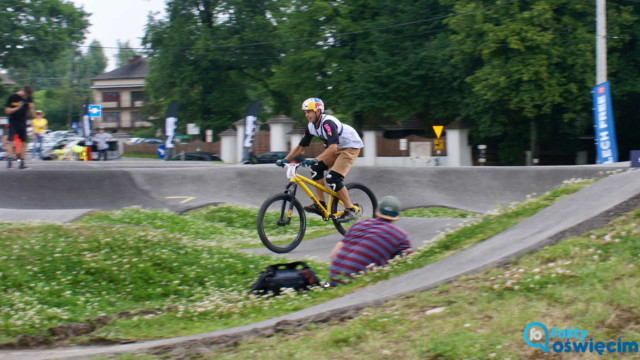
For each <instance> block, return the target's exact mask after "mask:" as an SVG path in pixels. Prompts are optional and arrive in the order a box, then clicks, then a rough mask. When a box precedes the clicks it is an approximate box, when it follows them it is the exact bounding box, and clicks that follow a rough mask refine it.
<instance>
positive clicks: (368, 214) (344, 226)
mask: <svg viewBox="0 0 640 360" xmlns="http://www.w3.org/2000/svg"><path fill="white" fill-rule="evenodd" d="M346 187H347V190H348V192H349V200H351V203H352V204H357V205H358V207H359V208H360V213H359V216H358V219H357V220H360V219H369V218H372V217H373V215H374V213H375V211H376V209H377V208H378V200H377V199H376V196H375V195H374V194H373V191H371V190H370V189H369V188H368V187H366V186H364V185H362V184H358V183H351V184H347V185H346ZM338 211H344V206H343V205H342V204H340V202H339V201H338V199H337V198H333V199H331V213H332V214H335V213H336V212H338ZM357 220H354V221H351V222H347V223H339V222H337V221H336V220H335V219H334V220H333V225H334V226H335V227H336V229H337V230H338V231H339V232H340V234H344V233H346V232H347V230H349V228H350V227H351V225H353V224H354V223H355V222H356V221H357Z"/></svg>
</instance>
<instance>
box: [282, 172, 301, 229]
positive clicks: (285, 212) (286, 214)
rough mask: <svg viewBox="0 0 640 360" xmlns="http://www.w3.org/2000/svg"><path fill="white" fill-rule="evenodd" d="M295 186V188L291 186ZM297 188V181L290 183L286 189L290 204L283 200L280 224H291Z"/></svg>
mask: <svg viewBox="0 0 640 360" xmlns="http://www.w3.org/2000/svg"><path fill="white" fill-rule="evenodd" d="M291 187H293V190H291V189H290V188H291ZM296 190H298V185H297V184H296V183H293V182H291V183H289V184H288V185H287V187H286V188H285V190H284V193H285V194H287V195H289V196H290V198H289V206H287V203H286V202H284V201H283V202H282V205H281V207H280V218H279V219H278V226H287V225H289V224H291V216H292V215H293V205H294V202H295V199H296Z"/></svg>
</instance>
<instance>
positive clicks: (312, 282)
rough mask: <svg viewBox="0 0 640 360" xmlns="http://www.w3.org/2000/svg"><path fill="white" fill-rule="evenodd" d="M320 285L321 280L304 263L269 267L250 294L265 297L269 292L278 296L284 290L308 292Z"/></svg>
mask: <svg viewBox="0 0 640 360" xmlns="http://www.w3.org/2000/svg"><path fill="white" fill-rule="evenodd" d="M316 285H320V280H319V279H318V277H317V276H316V274H315V273H314V272H313V270H311V268H310V267H309V265H307V264H306V263H305V262H303V261H296V262H292V263H284V264H274V265H268V266H267V268H266V269H265V271H263V272H262V273H261V274H260V276H259V277H258V280H256V282H255V283H253V285H252V286H251V290H250V292H253V293H256V294H260V295H265V294H268V293H269V292H271V293H273V295H278V294H280V292H281V289H282V288H291V289H294V290H308V289H309V287H311V286H316Z"/></svg>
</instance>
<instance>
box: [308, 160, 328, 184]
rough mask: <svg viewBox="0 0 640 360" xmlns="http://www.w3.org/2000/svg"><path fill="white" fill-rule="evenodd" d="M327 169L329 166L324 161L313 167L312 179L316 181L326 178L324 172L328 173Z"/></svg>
mask: <svg viewBox="0 0 640 360" xmlns="http://www.w3.org/2000/svg"><path fill="white" fill-rule="evenodd" d="M327 169H328V168H327V165H325V164H324V163H323V162H322V161H318V163H317V164H315V165H311V178H312V179H313V180H315V181H318V180H320V179H322V178H324V172H325V171H327Z"/></svg>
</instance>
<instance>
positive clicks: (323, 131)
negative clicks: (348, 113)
mask: <svg viewBox="0 0 640 360" xmlns="http://www.w3.org/2000/svg"><path fill="white" fill-rule="evenodd" d="M334 132H335V133H334ZM312 136H317V137H319V138H320V139H322V140H323V141H324V143H325V145H331V144H337V146H338V148H339V149H344V148H357V149H360V148H362V147H364V144H363V143H362V139H360V135H358V132H357V131H356V130H355V129H354V128H352V127H351V126H349V125H347V124H343V123H342V122H341V121H340V120H338V119H337V118H336V117H335V116H331V115H324V114H323V115H322V118H321V119H320V126H318V128H317V129H316V127H315V126H314V124H313V123H309V124H308V125H307V129H306V132H305V135H304V137H303V138H302V140H301V141H300V145H301V146H309V143H310V142H311V137H312Z"/></svg>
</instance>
